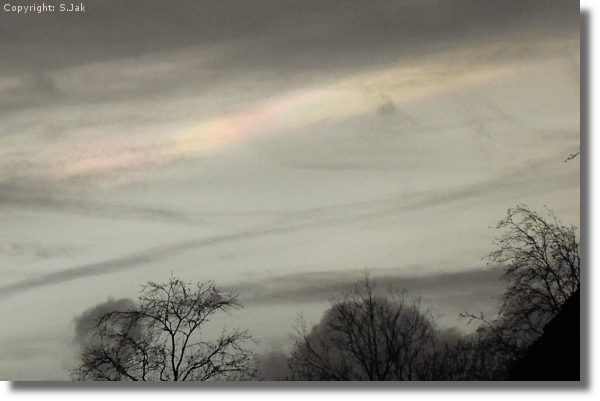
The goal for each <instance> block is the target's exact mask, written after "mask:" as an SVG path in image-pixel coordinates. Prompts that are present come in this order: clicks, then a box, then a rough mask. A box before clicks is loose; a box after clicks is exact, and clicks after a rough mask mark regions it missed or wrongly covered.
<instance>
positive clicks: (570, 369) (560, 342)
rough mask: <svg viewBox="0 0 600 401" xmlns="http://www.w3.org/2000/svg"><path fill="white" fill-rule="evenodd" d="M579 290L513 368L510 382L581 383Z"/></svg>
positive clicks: (509, 378)
mask: <svg viewBox="0 0 600 401" xmlns="http://www.w3.org/2000/svg"><path fill="white" fill-rule="evenodd" d="M579 322H580V319H579V288H578V289H577V291H575V292H574V293H573V295H571V296H570V297H569V299H567V301H566V302H565V303H564V304H563V306H562V308H561V311H560V312H559V313H558V314H557V315H556V316H555V317H554V318H553V319H552V320H551V321H550V322H549V323H548V324H547V325H546V326H545V327H544V333H543V334H542V335H541V336H540V338H538V339H537V340H536V341H535V342H534V343H533V344H532V345H531V346H530V347H529V349H528V350H527V351H526V353H525V355H524V356H523V358H521V360H520V361H518V362H517V363H516V364H515V366H514V367H513V368H512V369H511V372H510V374H509V376H508V380H515V381H516V380H527V381H542V380H543V381H563V380H564V381H578V380H580V371H579V359H580V348H579V333H580V330H579Z"/></svg>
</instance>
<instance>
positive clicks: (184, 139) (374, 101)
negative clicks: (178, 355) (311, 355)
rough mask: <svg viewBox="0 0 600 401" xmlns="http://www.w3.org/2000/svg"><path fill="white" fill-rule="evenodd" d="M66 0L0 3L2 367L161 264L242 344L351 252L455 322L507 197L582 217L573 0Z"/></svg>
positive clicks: (45, 357) (273, 337)
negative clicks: (218, 308)
mask: <svg viewBox="0 0 600 401" xmlns="http://www.w3.org/2000/svg"><path fill="white" fill-rule="evenodd" d="M10 4H13V5H18V4H24V5H30V4H32V3H29V2H24V1H13V2H11V3H10ZM83 4H84V5H85V7H86V11H85V12H84V13H60V12H58V11H56V12H54V13H50V12H47V13H40V14H36V13H27V14H17V13H14V12H7V11H4V10H0V55H1V56H0V273H1V274H0V321H2V322H3V323H2V328H1V329H0V360H1V361H2V363H0V379H3V380H46V379H57V380H65V379H68V377H69V376H68V371H67V369H68V368H69V367H70V366H71V365H70V364H72V363H73V357H74V355H75V353H76V352H77V346H76V344H75V334H76V331H75V322H74V319H75V317H76V316H79V315H81V314H82V313H83V312H84V311H85V310H87V309H89V308H94V307H96V306H97V305H99V304H103V303H105V302H107V300H108V299H109V298H112V299H113V301H109V302H117V301H114V300H118V299H122V298H132V297H135V296H136V293H137V291H138V290H139V285H140V284H143V283H145V282H147V281H150V280H152V281H158V282H162V281H165V280H167V279H168V278H169V276H170V274H171V273H173V274H174V275H176V276H179V277H181V278H182V279H185V280H191V281H206V280H214V281H215V282H216V283H217V284H218V285H221V286H226V287H233V288H235V289H236V290H237V291H238V293H239V294H240V299H241V301H242V302H243V303H244V305H245V309H244V310H243V311H242V312H240V313H237V314H235V316H234V320H235V324H236V325H238V326H241V327H247V328H249V329H250V332H251V333H252V334H253V335H254V336H255V337H256V338H257V339H258V340H259V341H260V344H259V346H258V347H259V348H258V350H259V351H266V350H269V349H271V348H277V349H285V347H287V346H289V334H291V333H292V331H293V329H292V326H293V324H294V321H295V320H296V317H297V315H298V313H300V312H302V313H304V315H305V316H306V317H307V318H308V320H310V321H313V322H316V321H318V319H319V317H320V315H321V314H322V312H323V311H324V310H325V309H326V308H327V305H328V299H330V298H332V297H334V296H336V295H339V294H340V293H341V291H343V289H344V288H345V287H347V286H348V285H350V284H351V283H352V282H353V281H354V280H356V279H358V278H360V276H361V274H363V273H364V272H365V270H366V271H368V272H369V273H370V274H371V276H372V278H373V279H374V280H375V281H376V282H379V283H381V284H382V285H383V284H388V283H391V284H394V285H397V286H399V287H401V288H407V289H408V290H409V291H411V294H413V295H415V296H417V295H422V296H423V299H424V301H425V302H426V303H428V304H430V305H431V306H432V307H433V309H434V310H436V311H438V313H439V314H440V322H439V324H440V325H445V326H452V325H457V326H460V325H464V322H460V321H458V320H457V314H458V313H459V312H461V311H464V310H465V309H469V310H471V311H475V312H476V311H477V310H474V308H478V309H481V310H483V311H487V312H490V311H492V310H493V309H494V303H493V301H492V300H491V299H490V297H491V296H492V295H494V294H493V292H494V291H499V290H500V289H501V288H500V287H499V286H498V284H497V274H496V273H494V272H490V271H489V267H488V266H486V261H485V260H484V259H483V258H485V256H486V255H487V254H488V253H489V252H490V251H491V250H493V245H492V242H493V240H494V237H495V236H497V235H498V233H497V232H495V231H494V230H493V229H490V227H491V226H494V225H495V224H496V223H497V222H498V220H500V219H502V218H503V217H504V216H505V214H506V210H507V208H509V207H513V206H516V205H517V204H522V203H525V204H527V205H529V207H530V208H531V209H533V210H536V211H540V212H544V210H545V209H544V207H548V208H549V209H552V210H553V211H554V212H555V214H556V216H557V217H558V218H559V219H560V220H562V222H563V223H566V224H575V225H577V226H579V193H580V188H579V175H580V174H579V159H574V160H572V161H570V162H568V163H565V162H564V160H565V159H566V158H567V157H568V156H569V154H571V153H574V152H577V151H578V149H579V111H580V108H579V92H580V86H579V2H578V1H571V0H568V1H567V0H563V1H536V2H529V1H522V0H519V1H516V0H515V1H501V2H500V1H494V2H488V1H478V0H456V1H452V0H402V1H401V0H398V1H392V0H387V1H374V0H371V1H364V0H344V1H333V0H332V1H307V0H304V1H292V0H279V1H260V0H253V1H245V0H230V1H227V0H220V1H213V0H211V1H172V0H170V1H138V0H127V1H114V0H102V1H100V0H87V1H84V2H83ZM231 325H232V323H231V322H230V323H228V326H231Z"/></svg>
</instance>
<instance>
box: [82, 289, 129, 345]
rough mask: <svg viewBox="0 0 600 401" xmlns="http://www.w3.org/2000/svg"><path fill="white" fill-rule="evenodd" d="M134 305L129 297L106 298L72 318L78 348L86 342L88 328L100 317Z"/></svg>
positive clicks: (87, 339) (122, 310)
mask: <svg viewBox="0 0 600 401" xmlns="http://www.w3.org/2000/svg"><path fill="white" fill-rule="evenodd" d="M134 306H135V302H134V301H133V300H132V299H130V298H120V299H113V298H108V299H107V300H106V301H105V302H101V303H99V304H97V305H95V306H92V307H91V308H88V309H87V310H86V311H84V312H83V313H82V314H81V315H79V316H76V317H75V318H74V319H73V321H74V322H75V343H76V344H77V345H78V346H79V348H80V349H83V348H84V347H85V346H86V345H87V344H88V341H89V333H90V329H91V328H92V327H93V326H94V324H95V323H96V322H97V321H98V319H99V318H100V317H102V316H103V315H104V314H106V313H109V312H124V311H127V310H129V309H131V308H133V307H134Z"/></svg>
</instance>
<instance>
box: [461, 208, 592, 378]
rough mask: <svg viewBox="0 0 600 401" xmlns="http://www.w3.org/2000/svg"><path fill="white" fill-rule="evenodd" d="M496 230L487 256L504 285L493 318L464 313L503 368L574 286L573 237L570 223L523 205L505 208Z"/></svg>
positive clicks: (577, 279)
mask: <svg viewBox="0 0 600 401" xmlns="http://www.w3.org/2000/svg"><path fill="white" fill-rule="evenodd" d="M496 228H497V229H500V230H503V231H504V233H503V234H502V235H501V236H500V237H499V238H498V239H497V241H496V243H495V244H496V245H497V246H498V249H497V250H495V251H493V252H492V253H490V255H489V260H490V264H491V265H493V266H494V267H496V268H500V269H502V270H503V275H502V277H501V279H502V280H503V281H504V282H505V283H506V286H507V287H506V291H505V292H504V293H503V294H502V295H501V297H500V300H501V306H500V311H499V314H498V317H497V318H496V319H494V320H487V319H485V318H484V317H483V316H482V315H480V316H476V315H472V314H466V315H464V316H466V317H468V318H470V319H475V320H478V321H480V322H482V323H483V325H482V327H481V328H480V329H479V335H481V336H482V340H481V341H482V342H484V343H485V348H486V349H487V352H488V353H491V354H493V355H494V358H497V359H500V360H503V361H504V366H505V367H507V368H508V367H509V365H510V363H511V362H513V361H515V360H517V359H519V358H520V357H522V355H523V352H524V351H525V349H526V348H527V347H528V346H529V345H530V344H531V343H532V342H533V341H534V340H535V339H536V338H538V337H539V336H540V335H541V334H542V333H543V329H544V326H545V325H546V324H547V323H548V322H549V321H550V320H551V319H552V318H553V317H554V316H555V315H556V314H558V312H559V311H560V310H561V307H562V305H563V304H564V303H565V301H566V300H567V299H568V298H569V297H570V296H571V295H572V294H573V293H574V292H575V291H577V289H578V288H579V286H580V257H579V241H578V239H577V235H576V232H577V229H576V228H575V227H574V226H565V225H563V224H562V223H560V221H558V220H557V219H556V217H555V216H554V215H553V214H552V213H550V219H549V220H547V219H545V218H543V217H542V216H540V215H539V214H537V213H535V212H533V211H531V210H529V209H528V208H527V206H525V205H519V206H517V207H516V208H514V209H509V210H508V214H507V216H506V218H504V219H503V220H501V221H500V222H499V223H498V225H497V227H496Z"/></svg>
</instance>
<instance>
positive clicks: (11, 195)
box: [0, 180, 204, 224]
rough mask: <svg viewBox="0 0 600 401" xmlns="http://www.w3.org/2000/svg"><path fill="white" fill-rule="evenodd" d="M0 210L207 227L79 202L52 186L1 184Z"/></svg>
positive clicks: (172, 214) (139, 209)
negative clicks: (15, 209) (27, 210)
mask: <svg viewBox="0 0 600 401" xmlns="http://www.w3.org/2000/svg"><path fill="white" fill-rule="evenodd" d="M0 206H2V207H3V208H9V207H10V208H17V209H33V210H38V211H39V210H47V211H54V212H60V213H65V214H76V215H85V216H92V217H101V218H108V219H119V220H144V221H166V222H172V223H179V224H201V223H204V221H203V220H202V219H199V218H193V217H190V216H189V215H187V214H185V213H182V212H178V211H175V210H169V209H162V208H156V207H150V206H147V207H144V206H133V205H127V204H123V203H110V202H99V201H93V200H91V199H85V198H83V199H77V198H75V197H74V195H73V194H71V193H69V192H68V191H61V190H60V189H59V188H58V187H56V186H52V184H50V183H48V182H35V181H21V182H20V183H17V182H15V180H12V181H6V182H1V181H0Z"/></svg>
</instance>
